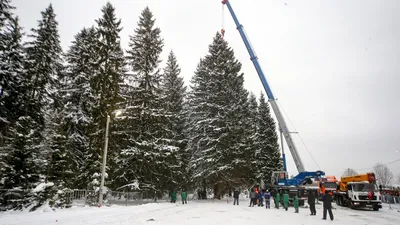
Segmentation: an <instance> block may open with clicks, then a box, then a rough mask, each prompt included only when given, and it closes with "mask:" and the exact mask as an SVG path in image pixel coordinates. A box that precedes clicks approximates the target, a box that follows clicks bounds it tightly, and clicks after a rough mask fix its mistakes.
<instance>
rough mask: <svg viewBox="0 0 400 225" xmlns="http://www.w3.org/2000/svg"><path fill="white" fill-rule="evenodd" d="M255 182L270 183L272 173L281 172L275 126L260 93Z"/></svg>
mask: <svg viewBox="0 0 400 225" xmlns="http://www.w3.org/2000/svg"><path fill="white" fill-rule="evenodd" d="M255 145H256V146H257V151H256V158H257V164H256V165H257V166H256V168H257V173H256V179H257V181H260V180H264V182H265V181H267V182H269V181H271V175H272V172H273V171H280V170H282V167H283V165H282V161H281V158H280V150H279V143H278V135H277V132H276V124H275V121H274V119H273V118H272V115H271V112H270V106H269V104H268V102H267V101H266V100H265V96H264V94H263V93H261V96H260V104H259V107H258V118H257V138H256V143H255Z"/></svg>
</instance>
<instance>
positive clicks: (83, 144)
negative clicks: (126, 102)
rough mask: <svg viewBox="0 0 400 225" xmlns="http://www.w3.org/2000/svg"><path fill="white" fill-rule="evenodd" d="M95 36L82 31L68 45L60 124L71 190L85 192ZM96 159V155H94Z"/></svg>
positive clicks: (96, 37) (88, 154)
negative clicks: (64, 137) (65, 81)
mask: <svg viewBox="0 0 400 225" xmlns="http://www.w3.org/2000/svg"><path fill="white" fill-rule="evenodd" d="M97 40H98V36H97V32H96V30H95V28H94V27H91V28H83V29H82V30H81V31H80V32H79V33H78V34H77V35H75V40H74V41H73V42H72V45H71V47H70V48H69V50H68V52H67V53H66V55H65V57H66V61H67V63H68V66H67V72H66V80H67V81H68V82H67V83H68V84H67V85H66V86H65V87H64V92H65V93H66V97H65V102H66V104H65V108H64V112H65V113H64V121H65V126H66V131H67V136H68V139H67V142H66V149H67V151H68V153H69V154H71V156H72V161H71V165H70V166H71V169H72V171H73V173H74V174H75V176H74V177H73V178H71V179H70V182H71V184H70V185H68V186H70V187H73V188H78V189H85V188H87V184H88V182H89V179H90V176H91V175H90V174H88V173H86V171H85V168H89V167H90V166H91V165H90V164H88V163H90V160H87V158H89V159H90V154H93V152H89V142H90V136H89V134H90V128H91V124H92V123H93V120H92V117H91V115H92V110H93V108H94V104H95V97H94V96H93V91H92V86H91V81H92V79H93V75H94V74H96V70H95V66H94V65H95V62H96V59H97V53H96V49H95V47H96V41H97ZM95 154H96V155H97V154H99V153H95Z"/></svg>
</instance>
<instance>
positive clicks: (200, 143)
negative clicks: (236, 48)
mask: <svg viewBox="0 0 400 225" xmlns="http://www.w3.org/2000/svg"><path fill="white" fill-rule="evenodd" d="M240 69H241V64H240V63H239V62H238V61H237V60H236V59H235V57H234V52H233V50H232V49H231V48H230V47H228V43H227V42H226V41H224V40H223V38H222V35H221V34H220V33H217V34H216V36H215V37H214V40H213V43H212V44H211V45H210V46H209V54H208V55H206V56H205V57H204V58H203V59H201V60H200V64H199V65H198V67H197V70H196V72H195V75H194V76H193V78H192V80H191V91H190V92H189V95H188V102H189V105H190V110H189V111H190V112H189V127H190V129H189V134H190V138H189V145H188V147H189V149H190V150H191V151H192V160H191V163H190V167H191V169H192V170H193V172H194V174H193V179H194V181H195V182H196V183H198V184H200V183H202V182H203V181H204V180H206V182H207V183H208V184H211V185H212V187H213V188H214V196H215V197H216V198H220V195H221V191H222V189H223V188H228V187H230V186H234V185H238V184H240V183H241V182H243V180H246V179H247V177H245V175H246V174H243V173H242V171H243V168H244V167H248V166H249V165H247V164H248V161H247V159H246V158H243V155H244V153H243V152H244V151H245V132H246V129H245V126H244V124H245V123H244V121H245V119H246V112H247V97H248V92H247V91H246V90H245V89H244V87H243V82H244V79H243V74H242V73H240Z"/></svg>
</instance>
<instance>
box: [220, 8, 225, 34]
mask: <svg viewBox="0 0 400 225" xmlns="http://www.w3.org/2000/svg"><path fill="white" fill-rule="evenodd" d="M224 8H225V7H224V4H222V13H221V14H222V16H221V34H222V39H223V38H224V35H225V23H224V22H225V21H224Z"/></svg>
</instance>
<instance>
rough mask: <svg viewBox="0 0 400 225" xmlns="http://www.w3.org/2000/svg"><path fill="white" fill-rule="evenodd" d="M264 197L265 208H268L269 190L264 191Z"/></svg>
mask: <svg viewBox="0 0 400 225" xmlns="http://www.w3.org/2000/svg"><path fill="white" fill-rule="evenodd" d="M264 198H265V208H266V209H270V199H271V193H269V190H267V191H266V192H265V193H264Z"/></svg>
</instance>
